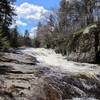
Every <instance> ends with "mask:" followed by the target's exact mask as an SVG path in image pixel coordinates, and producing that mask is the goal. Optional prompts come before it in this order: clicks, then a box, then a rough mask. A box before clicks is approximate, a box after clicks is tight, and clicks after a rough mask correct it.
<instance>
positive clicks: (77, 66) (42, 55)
mask: <svg viewBox="0 0 100 100" xmlns="http://www.w3.org/2000/svg"><path fill="white" fill-rule="evenodd" d="M22 52H23V53H25V54H28V55H31V56H34V57H36V59H37V60H38V61H39V62H40V64H42V65H49V66H52V67H53V68H59V69H60V70H61V71H68V72H72V73H81V72H88V73H90V74H91V73H92V74H93V73H94V74H96V73H99V70H100V68H99V67H96V65H93V64H81V63H75V62H72V61H67V59H65V58H66V57H65V56H62V55H61V54H57V53H55V51H54V50H52V49H44V48H27V49H24V50H22ZM94 66H95V67H94Z"/></svg>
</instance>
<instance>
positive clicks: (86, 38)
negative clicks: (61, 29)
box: [66, 25, 100, 63]
mask: <svg viewBox="0 0 100 100" xmlns="http://www.w3.org/2000/svg"><path fill="white" fill-rule="evenodd" d="M99 29H100V28H99V26H98V27H96V25H92V26H90V27H89V28H86V29H85V30H84V31H83V32H82V33H77V34H75V33H74V34H73V37H72V39H71V40H70V41H69V43H68V46H67V50H66V51H67V59H68V60H73V61H76V62H87V63H100V55H99V52H100V49H99V47H100V41H99V40H100V30H99ZM87 30H88V31H87ZM87 32H88V33H87Z"/></svg>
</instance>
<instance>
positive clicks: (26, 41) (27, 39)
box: [24, 30, 32, 46]
mask: <svg viewBox="0 0 100 100" xmlns="http://www.w3.org/2000/svg"><path fill="white" fill-rule="evenodd" d="M24 45H25V46H32V41H31V39H30V37H29V31H28V30H25V34H24Z"/></svg>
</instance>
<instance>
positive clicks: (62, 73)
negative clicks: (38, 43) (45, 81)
mask: <svg viewBox="0 0 100 100" xmlns="http://www.w3.org/2000/svg"><path fill="white" fill-rule="evenodd" d="M21 52H23V53H25V54H27V55H30V56H33V57H36V59H37V60H38V63H37V65H38V66H40V68H43V67H44V66H45V69H44V71H45V75H46V76H48V77H50V78H51V81H54V83H53V82H51V81H50V80H49V81H50V82H49V84H51V86H52V87H56V88H55V89H57V91H60V92H59V93H58V94H59V99H55V100H71V99H73V100H99V99H100V96H99V95H100V89H99V88H100V66H99V65H94V64H87V63H76V62H73V61H67V59H66V56H62V55H61V54H57V53H55V51H54V50H52V49H44V48H27V49H24V50H21ZM46 68H49V69H50V70H49V71H48V70H47V69H46ZM68 97H69V99H67V98H68ZM70 98H71V99H70ZM48 100H49V99H48Z"/></svg>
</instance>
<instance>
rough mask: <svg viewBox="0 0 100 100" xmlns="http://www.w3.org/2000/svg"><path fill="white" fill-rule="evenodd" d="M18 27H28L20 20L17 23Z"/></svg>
mask: <svg viewBox="0 0 100 100" xmlns="http://www.w3.org/2000/svg"><path fill="white" fill-rule="evenodd" d="M16 25H17V26H27V24H26V23H24V22H22V21H20V20H17V21H16Z"/></svg>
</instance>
